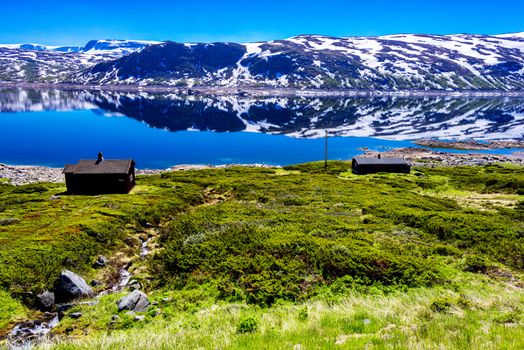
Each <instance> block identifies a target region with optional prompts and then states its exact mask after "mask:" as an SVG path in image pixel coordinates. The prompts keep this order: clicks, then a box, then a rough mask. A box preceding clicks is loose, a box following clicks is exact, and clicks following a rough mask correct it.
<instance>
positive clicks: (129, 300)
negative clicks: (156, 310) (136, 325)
mask: <svg viewBox="0 0 524 350" xmlns="http://www.w3.org/2000/svg"><path fill="white" fill-rule="evenodd" d="M116 304H117V305H118V311H122V310H130V311H135V312H143V311H146V310H147V308H148V307H149V299H148V298H147V295H145V294H144V293H143V292H141V291H139V290H138V289H135V290H134V291H132V292H131V293H129V294H128V295H126V296H125V297H123V298H122V299H120V300H119V301H117V303H116Z"/></svg>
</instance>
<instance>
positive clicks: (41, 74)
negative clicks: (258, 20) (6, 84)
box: [0, 33, 524, 91]
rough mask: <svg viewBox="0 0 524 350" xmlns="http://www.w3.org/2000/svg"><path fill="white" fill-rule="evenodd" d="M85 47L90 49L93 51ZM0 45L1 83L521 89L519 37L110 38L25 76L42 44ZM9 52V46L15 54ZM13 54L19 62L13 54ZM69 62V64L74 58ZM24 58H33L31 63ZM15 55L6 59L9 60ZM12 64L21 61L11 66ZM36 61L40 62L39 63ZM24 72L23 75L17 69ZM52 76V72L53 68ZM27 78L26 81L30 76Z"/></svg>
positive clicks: (523, 71) (523, 42)
mask: <svg viewBox="0 0 524 350" xmlns="http://www.w3.org/2000/svg"><path fill="white" fill-rule="evenodd" d="M92 48H98V50H96V49H95V50H94V52H93V53H97V54H98V55H96V54H95V55H89V54H91V49H92ZM13 50H15V49H10V48H5V47H4V48H2V45H0V62H2V61H3V60H4V61H5V57H6V56H8V55H10V58H11V63H10V64H5V65H3V67H2V68H0V80H2V81H34V82H67V83H77V84H95V85H106V84H107V85H140V86H147V85H163V86H172V87H194V86H215V87H217V86H218V87H239V88H242V87H260V88H293V89H320V90H330V89H355V90H378V91H399V90H422V91H424V90H443V91H465V90H501V91H524V33H507V34H497V35H479V34H450V35H429V34H394V35H384V36H377V37H372V36H365V37H364V36H355V37H332V36H324V35H318V34H302V35H297V36H293V37H290V38H288V39H283V40H271V41H260V42H252V43H232V42H215V43H178V42H173V41H164V42H146V41H126V40H120V41H113V40H99V41H92V42H90V43H88V44H87V45H86V46H85V47H84V48H83V49H82V50H81V51H78V52H68V53H67V54H65V53H60V52H59V54H62V58H64V57H67V59H68V60H63V62H62V63H61V65H62V66H63V68H62V69H60V72H58V71H53V70H50V71H46V69H45V67H46V65H48V64H50V62H53V60H54V57H47V58H44V59H43V61H45V62H42V60H39V59H38V57H32V58H31V57H29V61H30V62H31V64H34V65H36V68H35V69H34V72H33V74H26V73H24V72H23V69H21V68H20V67H19V68H18V69H17V62H16V61H17V60H18V61H22V62H26V61H27V58H28V57H27V56H24V54H26V53H28V52H31V53H33V54H36V55H37V56H38V55H44V54H50V53H51V51H50V50H40V51H31V50H22V49H19V50H18V52H13ZM15 51H16V50H15ZM17 55H18V58H17ZM75 58H76V59H77V62H76V64H75V63H74V62H73V63H70V62H69V61H71V59H72V61H75ZM31 59H32V61H31ZM13 61H14V62H13ZM18 63H19V62H18ZM42 67H44V68H42ZM21 70H22V72H21ZM57 73H59V74H57ZM28 75H29V76H30V78H31V79H30V80H28V79H27V78H28Z"/></svg>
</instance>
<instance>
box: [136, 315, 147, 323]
mask: <svg viewBox="0 0 524 350" xmlns="http://www.w3.org/2000/svg"><path fill="white" fill-rule="evenodd" d="M145 319H146V317H145V316H143V315H138V316H135V318H134V319H133V321H135V322H141V321H143V320H145Z"/></svg>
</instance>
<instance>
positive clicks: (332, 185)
mask: <svg viewBox="0 0 524 350" xmlns="http://www.w3.org/2000/svg"><path fill="white" fill-rule="evenodd" d="M349 168H350V164H349V163H345V162H330V163H329V167H328V169H327V171H326V170H325V169H324V167H323V163H320V162H319V163H308V164H303V165H296V166H289V167H286V168H284V169H263V168H226V169H204V170H195V171H179V172H169V173H163V174H161V175H156V176H145V177H139V178H138V184H139V185H138V186H137V187H136V188H135V189H134V190H133V191H132V193H131V194H129V195H103V196H67V195H60V198H59V199H54V200H51V199H50V198H51V196H53V195H56V194H60V193H61V192H63V191H64V187H63V185H60V184H59V185H55V184H35V185H27V186H21V187H13V186H9V185H0V203H1V204H0V220H1V219H16V220H14V221H9V222H10V223H9V224H7V225H3V226H0V242H1V243H2V244H1V245H0V266H1V267H2V269H1V270H0V289H2V290H4V291H5V292H8V294H5V293H4V295H6V296H8V297H9V300H10V301H9V303H13V302H14V303H19V304H18V305H21V304H20V302H19V301H23V302H25V303H26V304H27V305H29V306H30V305H31V303H30V302H31V299H30V298H28V297H27V292H28V291H31V292H33V294H34V293H39V292H41V291H42V290H43V289H45V288H50V287H52V285H53V283H54V280H55V279H56V276H57V275H58V273H59V271H60V269H62V268H64V267H66V268H69V269H72V270H74V271H77V272H80V273H82V274H83V275H84V276H85V277H86V279H88V281H89V280H90V279H91V278H94V277H96V278H98V279H102V280H104V281H105V280H109V277H108V276H109V275H110V274H111V271H108V270H109V269H110V268H108V269H103V270H94V269H92V268H91V264H92V263H93V261H94V259H95V258H96V256H97V255H98V254H106V255H107V256H109V257H110V261H111V264H117V263H119V262H120V261H122V260H126V261H129V260H130V259H131V260H133V261H134V263H133V273H134V274H135V275H136V276H135V278H137V279H138V280H139V281H140V283H141V284H142V286H143V289H144V290H145V291H146V292H147V293H148V294H149V295H150V298H151V299H152V300H153V301H155V304H156V305H154V306H153V307H152V308H151V309H150V310H149V311H148V312H147V313H146V314H145V316H146V319H145V321H144V322H134V321H133V320H132V319H133V316H131V315H126V314H125V313H120V314H119V316H120V319H118V320H117V321H113V322H112V316H113V315H114V314H117V310H116V304H115V301H116V300H117V299H118V297H119V295H110V296H106V297H103V298H101V299H100V302H99V304H97V305H96V306H81V307H77V308H76V309H73V310H71V311H70V312H74V311H81V312H83V314H84V315H83V316H82V317H81V318H80V319H78V320H74V319H71V318H67V317H66V318H65V319H64V321H62V322H61V323H60V325H59V326H58V327H57V328H56V329H55V330H54V333H55V334H56V335H57V337H58V338H57V339H59V340H60V339H62V341H59V342H58V343H57V345H56V347H58V348H64V349H69V348H86V349H87V348H114V349H120V348H199V347H203V348H232V349H241V348H277V349H278V348H283V349H290V348H293V347H294V346H295V345H296V344H301V346H302V348H334V347H337V348H338V347H341V348H363V347H366V346H367V347H374V348H378V349H382V348H384V349H386V348H388V349H389V348H400V349H404V348H438V347H443V348H457V349H462V348H515V349H517V348H520V347H522V346H523V344H522V341H519V340H518V339H523V338H522V333H523V327H522V321H523V320H522V319H521V317H520V316H519V315H520V312H521V311H522V301H523V293H522V291H521V287H522V285H523V283H522V281H521V277H522V271H523V269H524V249H523V247H524V224H523V222H524V201H523V199H524V198H523V195H522V193H523V188H524V186H523V183H524V168H522V167H514V166H506V165H495V166H485V167H456V168H434V169H429V168H416V169H414V170H413V172H412V174H409V175H404V174H375V175H367V176H357V175H353V174H351V172H350V171H349ZM150 224H152V225H153V226H155V227H157V228H156V229H155V232H156V234H157V236H156V237H155V240H154V242H155V244H156V246H155V249H154V250H153V252H152V254H150V256H149V257H148V259H147V260H146V261H141V260H140V259H138V258H137V256H136V254H137V252H138V246H139V243H138V241H137V237H138V236H140V235H144V234H146V233H148V232H150V231H148V230H150V229H148V228H147V227H149V226H150ZM104 278H105V279H104ZM17 300H19V301H17ZM16 310H18V311H13V317H12V318H11V322H12V321H13V320H14V319H15V318H16V317H21V316H22V315H24V313H26V312H28V311H27V310H26V309H16ZM4 314H5V313H4ZM3 317H4V318H3V319H0V322H2V321H3V322H4V323H3V327H4V329H7V328H8V325H9V323H11V322H10V320H9V317H8V316H3ZM0 328H2V327H0ZM336 343H337V344H338V345H336ZM268 344H269V346H268Z"/></svg>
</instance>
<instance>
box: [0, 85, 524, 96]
mask: <svg viewBox="0 0 524 350" xmlns="http://www.w3.org/2000/svg"><path fill="white" fill-rule="evenodd" d="M9 88H26V89H57V90H65V91H67V90H89V91H115V92H146V93H178V94H185V95H188V94H190V95H191V94H202V95H206V94H208V95H218V96H220V95H239V96H283V97H286V96H288V97H293V96H298V97H307V96H311V97H365V96H397V97H422V96H434V97H439V96H442V97H457V98H459V97H476V98H493V97H514V98H519V97H524V91H505V90H457V91H447V90H398V91H393V90H359V89H333V90H324V89H299V88H277V87H253V86H192V87H189V86H187V87H180V86H169V85H124V84H108V85H97V84H77V83H31V82H6V81H0V89H9Z"/></svg>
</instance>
